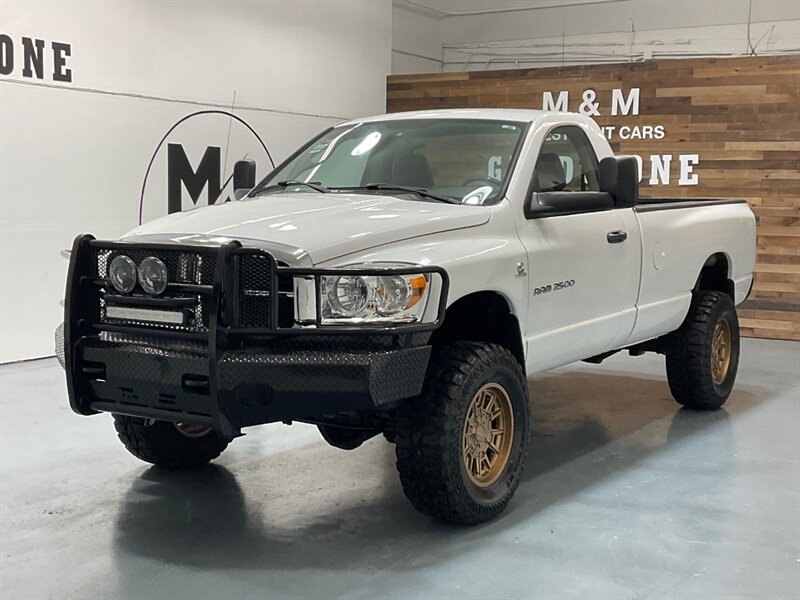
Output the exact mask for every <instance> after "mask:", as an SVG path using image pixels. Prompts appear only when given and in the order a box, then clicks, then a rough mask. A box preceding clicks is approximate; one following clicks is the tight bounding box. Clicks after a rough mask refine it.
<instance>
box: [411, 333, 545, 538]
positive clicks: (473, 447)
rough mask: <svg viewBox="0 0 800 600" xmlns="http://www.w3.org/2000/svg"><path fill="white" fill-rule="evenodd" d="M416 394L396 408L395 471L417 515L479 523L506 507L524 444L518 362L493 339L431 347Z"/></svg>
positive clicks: (523, 387)
mask: <svg viewBox="0 0 800 600" xmlns="http://www.w3.org/2000/svg"><path fill="white" fill-rule="evenodd" d="M432 360H433V363H432V364H431V367H430V369H429V373H428V379H427V381H426V383H425V388H424V390H423V393H422V395H421V396H420V397H418V398H415V399H414V400H410V401H408V402H406V403H405V404H404V405H403V406H402V407H401V408H400V410H399V411H398V420H397V432H396V444H397V445H396V453H397V469H398V471H399V473H400V480H401V482H402V485H403V491H404V492H405V494H406V496H407V497H408V498H409V500H411V503H412V504H413V505H414V506H415V507H416V508H417V509H418V510H419V511H420V512H422V513H424V514H427V515H431V516H434V517H436V518H438V519H441V520H443V521H447V522H450V523H460V524H470V525H472V524H477V523H482V522H484V521H488V520H489V519H492V518H493V517H495V516H496V515H497V514H499V513H500V512H502V511H503V509H505V507H506V505H507V504H508V503H509V501H510V500H511V497H512V496H513V495H514V492H515V491H516V489H517V486H518V485H519V481H520V477H521V475H522V469H523V467H524V463H525V458H526V454H527V448H528V437H529V436H528V427H529V416H528V393H527V382H526V379H525V374H524V372H523V370H522V367H521V366H520V364H519V363H518V362H517V360H516V358H514V356H513V355H512V354H511V352H509V351H508V350H507V349H505V348H503V347H501V346H498V345H496V344H486V343H476V342H456V343H454V344H452V345H451V346H449V347H447V348H444V349H442V350H441V351H439V352H437V354H436V355H435V357H434V358H433V359H432Z"/></svg>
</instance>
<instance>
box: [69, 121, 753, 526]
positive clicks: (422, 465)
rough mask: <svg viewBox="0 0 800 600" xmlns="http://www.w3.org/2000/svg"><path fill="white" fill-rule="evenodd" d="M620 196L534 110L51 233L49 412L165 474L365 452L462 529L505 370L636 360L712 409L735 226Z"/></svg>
mask: <svg viewBox="0 0 800 600" xmlns="http://www.w3.org/2000/svg"><path fill="white" fill-rule="evenodd" d="M638 182H639V174H638V169H637V164H636V160H635V159H634V158H632V157H614V156H613V155H612V151H611V148H610V147H609V145H608V143H607V142H606V139H605V138H604V136H603V135H602V133H601V130H600V128H599V127H598V126H597V125H596V124H595V123H594V122H593V121H591V120H590V119H588V118H586V117H583V116H581V115H576V114H567V113H548V112H540V111H533V110H489V109H486V110H484V109H481V110H443V111H429V112H416V113H405V114H394V115H384V116H379V117H374V118H368V119H358V120H354V121H350V122H348V123H343V124H341V125H338V126H336V127H333V128H330V129H328V130H327V131H324V132H323V133H321V134H320V135H319V136H317V137H316V138H314V139H313V140H311V141H310V142H309V143H308V144H306V145H305V146H303V147H302V148H300V149H299V150H298V151H297V152H296V153H295V154H293V155H292V156H290V157H289V158H288V159H287V160H286V161H285V162H284V163H283V164H281V165H280V166H278V167H277V168H276V169H274V170H273V171H272V172H271V173H270V174H269V175H268V176H267V177H266V178H265V179H264V180H263V181H261V182H260V183H258V184H257V185H256V182H255V165H254V164H253V163H251V162H246V161H240V162H239V163H237V165H236V168H235V170H234V187H235V188H236V196H237V197H238V198H239V200H236V201H232V202H228V203H225V204H222V205H217V206H209V207H206V208H200V209H196V210H192V211H189V212H183V213H176V214H172V215H169V216H167V217H164V218H161V219H158V220H155V221H153V222H150V223H147V224H145V225H142V226H140V227H139V228H137V229H135V230H134V231H132V232H131V233H129V234H128V235H126V236H124V237H123V238H122V239H120V240H117V241H100V240H96V239H94V238H93V237H92V236H90V235H82V236H79V237H78V238H77V239H76V240H75V243H74V245H73V248H72V250H71V258H70V267H69V274H68V279H67V292H66V302H65V324H64V328H63V338H64V343H63V348H62V351H61V357H62V360H63V364H64V365H65V369H66V373H67V385H68V389H69V397H70V404H71V406H72V408H73V410H74V411H75V412H77V413H79V414H82V415H89V414H95V413H98V412H110V413H113V415H114V419H115V423H116V429H117V432H118V434H119V437H120V438H121V440H122V442H123V443H124V444H125V446H127V448H128V450H130V451H131V452H132V453H133V454H134V455H136V456H137V457H139V458H140V459H142V460H145V461H148V462H151V463H155V464H159V465H165V466H168V467H189V466H194V465H199V464H203V463H205V462H207V461H209V460H211V459H213V458H215V457H217V456H218V455H219V454H220V452H222V451H223V450H224V449H225V447H226V446H227V445H228V443H229V442H230V441H231V440H232V439H234V438H235V437H236V436H238V435H241V429H242V428H245V427H248V426H252V425H259V424H263V423H270V422H277V421H283V422H286V423H291V422H292V421H300V422H305V423H312V424H315V425H317V426H318V427H319V429H320V431H321V433H322V435H323V437H324V438H325V440H327V441H328V442H329V443H330V444H332V445H334V446H337V447H339V448H345V449H352V448H355V447H357V446H358V445H360V444H361V443H362V442H363V441H364V440H366V439H369V438H370V437H372V436H374V435H378V434H380V433H383V434H384V435H385V436H386V438H387V439H388V440H389V441H390V442H393V443H394V444H395V445H396V452H397V468H398V470H399V473H400V479H401V481H402V484H403V488H404V490H405V493H406V495H407V496H408V498H409V499H410V500H411V502H412V503H413V504H414V506H415V507H416V508H418V509H419V510H420V511H422V512H423V513H425V514H428V515H433V516H435V517H437V518H439V519H443V520H445V521H450V522H456V523H470V524H471V523H479V522H482V521H485V520H487V519H490V518H492V517H493V516H495V515H497V514H498V513H499V512H500V511H502V510H503V509H504V508H505V506H506V505H507V504H508V502H509V500H510V499H511V497H512V495H513V494H514V491H515V490H516V488H517V485H518V483H519V480H520V474H521V472H522V469H523V466H524V464H525V457H526V451H527V447H528V441H529V429H530V425H529V411H528V386H527V382H526V377H527V376H531V375H535V374H536V373H540V372H542V371H544V370H546V369H551V368H553V367H557V366H560V365H565V364H567V363H571V362H574V361H580V360H587V361H591V362H599V361H601V360H602V359H603V358H605V357H606V356H609V355H610V354H612V353H614V352H618V351H621V350H628V351H629V352H630V354H631V355H638V354H641V353H643V352H658V353H661V354H664V355H666V367H667V369H666V370H667V378H668V381H669V386H670V389H671V390H672V393H673V395H674V397H675V399H676V400H677V401H678V402H679V403H681V404H682V405H684V406H687V407H690V408H694V409H716V408H719V407H720V406H722V404H723V403H724V402H725V400H726V399H727V398H728V395H729V394H730V392H731V388H732V386H733V382H734V378H735V377H736V370H737V363H738V358H739V327H738V321H737V316H736V310H735V305H736V304H739V303H740V302H742V301H743V300H744V299H745V298H746V296H747V295H748V293H749V290H750V288H751V283H752V277H753V264H754V259H755V221H754V217H753V214H752V212H751V211H750V209H749V207H748V205H747V204H746V203H745V202H744V201H740V200H702V201H696V200H694V201H687V200H658V201H656V200H641V199H640V198H639V194H638Z"/></svg>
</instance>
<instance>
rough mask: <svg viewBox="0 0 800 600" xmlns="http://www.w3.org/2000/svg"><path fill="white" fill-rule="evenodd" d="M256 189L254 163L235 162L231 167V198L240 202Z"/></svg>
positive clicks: (248, 161)
mask: <svg viewBox="0 0 800 600" xmlns="http://www.w3.org/2000/svg"><path fill="white" fill-rule="evenodd" d="M254 187H256V161H254V160H237V161H236V164H234V165H233V197H234V198H236V199H237V200H241V199H242V198H244V197H245V195H247V192H249V191H250V190H252V189H253V188H254Z"/></svg>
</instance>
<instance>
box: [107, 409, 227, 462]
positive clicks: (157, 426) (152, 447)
mask: <svg viewBox="0 0 800 600" xmlns="http://www.w3.org/2000/svg"><path fill="white" fill-rule="evenodd" d="M114 427H115V428H116V430H117V436H118V437H119V439H120V441H121V442H122V443H123V444H124V445H125V448H127V449H128V452H130V453H131V454H133V455H134V456H135V457H136V458H138V459H140V460H143V461H145V462H149V463H152V464H154V465H159V466H162V467H169V468H173V469H186V468H189V467H198V466H200V465H204V464H206V463H207V462H209V461H210V460H212V459H214V458H217V457H218V456H219V455H220V454H222V451H223V450H225V448H227V446H228V440H227V439H225V438H223V437H222V436H220V435H219V434H218V433H216V432H215V431H214V430H212V429H211V428H210V427H206V426H204V425H197V424H194V423H171V422H168V421H156V420H154V419H141V418H137V417H126V416H124V415H114Z"/></svg>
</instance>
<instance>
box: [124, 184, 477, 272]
mask: <svg viewBox="0 0 800 600" xmlns="http://www.w3.org/2000/svg"><path fill="white" fill-rule="evenodd" d="M490 217H491V209H490V208H488V207H484V206H467V205H453V204H444V203H438V202H426V201H421V200H403V199H400V198H395V197H393V196H385V195H368V194H344V193H330V194H321V193H317V192H312V193H304V192H293V193H289V194H268V195H264V196H259V197H256V198H248V199H246V200H241V201H236V202H226V203H224V204H219V205H213V206H207V207H203V208H198V209H194V210H190V211H185V212H180V213H174V214H172V215H168V216H166V217H162V218H160V219H156V220H154V221H151V222H149V223H145V224H144V225H141V226H139V227H137V228H136V229H134V230H133V231H131V232H130V233H128V234H126V235H125V236H123V239H124V240H127V241H130V240H131V238H139V237H147V238H150V239H153V238H156V237H157V238H163V239H166V238H181V239H180V241H184V242H190V241H191V239H192V238H200V237H202V238H205V239H220V240H224V239H248V240H253V241H257V242H263V247H265V248H267V249H269V248H270V246H271V245H272V244H275V245H279V246H282V247H284V248H286V247H292V248H296V249H298V250H302V251H305V252H306V253H308V254H309V255H310V258H311V260H312V262H314V263H315V264H316V263H321V262H325V261H328V260H331V259H334V258H337V257H339V256H344V255H347V254H351V253H354V252H359V251H363V250H366V249H368V248H372V247H375V246H380V245H383V244H390V243H392V242H398V241H401V240H405V239H408V238H413V237H418V236H423V235H429V234H433V233H439V232H442V231H450V230H453V229H462V228H465V227H475V226H478V225H482V224H484V223H486V222H487V221H488V220H489V218H490ZM176 241H177V240H176Z"/></svg>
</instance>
